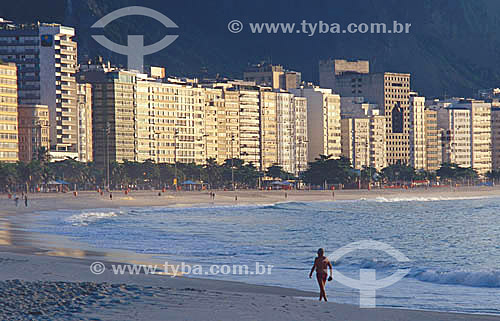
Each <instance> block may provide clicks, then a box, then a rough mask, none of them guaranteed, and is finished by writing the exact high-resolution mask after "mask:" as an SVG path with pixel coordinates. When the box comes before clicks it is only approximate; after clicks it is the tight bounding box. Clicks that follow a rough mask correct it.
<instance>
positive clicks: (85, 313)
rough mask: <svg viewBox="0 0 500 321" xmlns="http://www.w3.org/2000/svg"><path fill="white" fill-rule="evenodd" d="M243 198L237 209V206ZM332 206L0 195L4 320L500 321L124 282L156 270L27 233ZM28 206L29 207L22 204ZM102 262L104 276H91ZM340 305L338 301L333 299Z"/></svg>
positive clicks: (303, 195)
mask: <svg viewBox="0 0 500 321" xmlns="http://www.w3.org/2000/svg"><path fill="white" fill-rule="evenodd" d="M235 194H236V195H237V201H235ZM495 196H500V189H499V188H492V187H481V188H457V189H450V188H435V189H429V190H425V189H415V190H399V189H398V190H392V189H391V190H371V191H366V190H365V191H335V200H355V199H373V198H377V197H383V198H386V199H415V198H443V199H452V198H465V197H495ZM283 201H297V202H303V201H332V192H331V191H287V192H286V197H285V192H284V191H265V192H263V191H237V192H236V193H235V192H231V191H227V192H223V191H217V192H216V198H215V201H212V200H211V198H210V195H209V194H208V192H167V193H164V194H162V196H158V191H148V192H145V191H137V192H136V191H132V192H131V194H129V195H125V194H123V192H113V200H110V199H109V195H108V194H105V195H104V197H101V196H100V195H98V194H97V193H96V192H80V193H79V195H78V197H76V198H75V197H74V196H73V195H72V194H70V193H66V194H30V195H29V204H28V205H29V207H27V208H26V207H24V204H22V203H20V204H19V207H17V208H16V207H15V204H14V201H12V200H8V199H7V196H6V195H0V252H1V254H0V319H1V320H26V319H42V320H44V319H45V320H72V319H76V320H80V319H83V320H325V319H328V320H408V321H410V320H500V316H485V315H470V314H454V313H439V312H429V311H412V310H400V309H389V308H383V309H380V308H377V309H359V308H358V307H356V306H351V305H345V304H335V303H331V302H328V303H323V302H321V303H319V302H317V301H316V299H315V298H316V297H317V294H316V293H311V292H305V291H299V290H294V289H286V288H279V287H269V286H256V285H251V284H246V283H239V282H230V281H221V280H209V279H196V278H191V277H170V276H166V275H145V274H139V275H127V274H125V275H115V274H114V273H113V272H112V271H111V270H112V269H111V264H112V262H129V263H141V262H151V260H150V259H151V257H149V256H141V255H137V254H134V253H128V252H126V251H114V250H109V251H105V252H103V251H95V250H93V249H90V248H88V247H85V246H83V245H81V244H78V243H72V242H69V241H68V240H64V239H60V238H55V237H49V236H44V235H34V234H33V233H27V232H25V231H23V224H25V223H23V222H27V221H29V219H30V217H31V215H36V213H37V212H39V211H51V210H57V209H90V208H115V207H143V206H181V207H185V206H200V205H203V206H205V205H211V204H213V205H218V206H220V205H235V204H270V203H276V202H283ZM21 205H22V206H21ZM94 261H100V262H103V263H104V264H105V266H106V270H105V271H104V273H102V274H100V275H96V274H93V273H91V271H90V266H91V263H92V262H94ZM331 299H333V298H331Z"/></svg>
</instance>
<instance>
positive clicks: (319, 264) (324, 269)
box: [309, 248, 333, 302]
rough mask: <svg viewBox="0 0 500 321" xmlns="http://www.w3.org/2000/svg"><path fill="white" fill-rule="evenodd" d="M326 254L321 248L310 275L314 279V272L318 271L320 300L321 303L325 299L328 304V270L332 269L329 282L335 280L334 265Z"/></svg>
mask: <svg viewBox="0 0 500 321" xmlns="http://www.w3.org/2000/svg"><path fill="white" fill-rule="evenodd" d="M324 254H325V251H324V250H323V249H322V248H320V249H319V250H318V257H317V258H316V259H314V264H313V267H312V268H311V272H310V273H309V278H312V274H313V272H314V270H316V279H317V280H318V285H319V300H320V301H321V299H324V300H325V302H327V301H328V299H327V298H326V292H325V283H326V280H327V277H328V268H330V277H329V278H328V281H331V280H333V265H332V263H331V262H330V260H328V258H327V257H326V256H325V255H324Z"/></svg>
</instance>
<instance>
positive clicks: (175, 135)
mask: <svg viewBox="0 0 500 321" xmlns="http://www.w3.org/2000/svg"><path fill="white" fill-rule="evenodd" d="M178 135H179V130H178V129H176V130H175V132H174V172H175V178H174V181H175V184H174V185H175V191H177V136H178Z"/></svg>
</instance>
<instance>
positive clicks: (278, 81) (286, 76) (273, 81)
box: [243, 63, 302, 91]
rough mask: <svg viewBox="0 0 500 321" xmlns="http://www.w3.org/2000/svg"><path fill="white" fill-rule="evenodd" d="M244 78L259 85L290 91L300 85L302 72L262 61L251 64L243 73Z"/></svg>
mask: <svg viewBox="0 0 500 321" xmlns="http://www.w3.org/2000/svg"><path fill="white" fill-rule="evenodd" d="M243 79H244V80H245V81H252V82H255V83H256V84H257V85H261V86H265V87H271V88H272V89H282V90H287V91H288V90H290V89H295V88H298V87H299V86H300V83H301V82H302V74H301V73H300V72H298V71H291V70H286V69H284V68H283V66H280V65H272V64H266V63H261V64H255V65H252V66H249V67H248V68H247V69H246V70H245V72H244V73H243Z"/></svg>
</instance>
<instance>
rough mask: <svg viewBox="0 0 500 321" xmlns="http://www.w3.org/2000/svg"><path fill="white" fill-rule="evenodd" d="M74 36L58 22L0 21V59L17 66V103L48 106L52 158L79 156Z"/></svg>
mask: <svg viewBox="0 0 500 321" xmlns="http://www.w3.org/2000/svg"><path fill="white" fill-rule="evenodd" d="M74 36H75V30H74V29H73V28H69V27H65V26H61V25H59V24H48V23H36V24H20V25H15V24H10V23H2V24H0V59H1V60H3V61H7V62H14V63H16V65H17V66H18V87H19V103H20V104H25V105H37V104H42V105H47V106H48V107H49V119H50V153H51V156H52V158H53V159H54V160H58V159H65V158H66V157H74V158H77V159H78V158H79V153H78V141H79V137H78V135H79V130H78V107H77V99H76V97H77V93H76V90H77V88H76V79H75V73H76V69H77V44H76V42H74V41H73V40H72V38H73V37H74Z"/></svg>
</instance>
